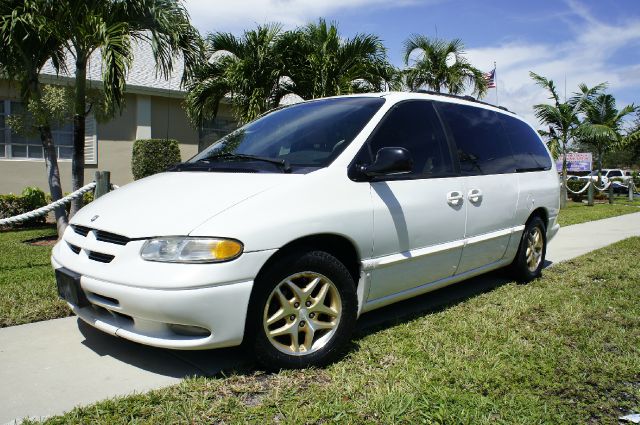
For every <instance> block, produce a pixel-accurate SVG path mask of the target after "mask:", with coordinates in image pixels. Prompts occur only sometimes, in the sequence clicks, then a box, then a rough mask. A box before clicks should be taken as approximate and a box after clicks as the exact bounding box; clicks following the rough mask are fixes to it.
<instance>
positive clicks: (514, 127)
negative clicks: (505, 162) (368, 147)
mask: <svg viewBox="0 0 640 425" xmlns="http://www.w3.org/2000/svg"><path fill="white" fill-rule="evenodd" d="M498 115H499V119H500V121H501V122H502V126H503V127H504V130H505V132H506V134H507V138H508V139H509V141H510V142H511V149H512V151H513V157H514V160H515V167H516V171H520V172H524V171H536V170H549V169H551V166H552V163H551V158H549V153H548V152H547V149H546V148H545V147H544V144H543V143H542V140H540V137H538V135H537V134H536V132H535V131H534V130H533V129H532V128H531V127H530V126H529V125H528V124H527V123H525V122H523V121H521V120H519V119H517V118H513V117H510V116H508V115H504V114H498Z"/></svg>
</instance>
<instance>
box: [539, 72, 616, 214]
mask: <svg viewBox="0 0 640 425" xmlns="http://www.w3.org/2000/svg"><path fill="white" fill-rule="evenodd" d="M529 75H530V76H531V78H532V79H533V80H534V81H535V83H536V84H538V85H539V86H540V87H542V88H545V89H546V90H548V91H549V95H550V96H549V99H550V100H552V101H553V104H551V105H550V104H547V103H541V104H538V105H534V106H533V110H534V112H535V115H536V118H538V120H539V121H540V123H541V124H543V125H545V126H549V134H550V135H553V138H554V139H555V140H556V143H558V144H559V148H560V149H559V150H560V154H562V188H561V194H560V205H561V206H562V207H564V206H565V205H566V200H567V147H568V145H569V142H570V141H571V140H572V139H573V137H574V135H575V132H576V129H577V128H578V125H579V124H580V120H579V117H578V115H579V114H580V111H581V110H582V107H583V105H584V103H585V102H586V101H588V100H589V99H590V98H592V97H593V96H594V95H595V94H596V93H598V92H599V91H601V90H602V89H604V88H605V87H606V84H605V83H602V84H598V85H597V86H595V87H592V88H588V87H587V86H586V85H584V84H581V85H580V86H579V88H580V91H579V92H578V93H574V95H573V96H572V97H571V99H569V101H568V102H566V101H565V102H561V101H560V96H559V95H558V90H557V89H556V85H555V83H554V82H553V80H550V79H547V78H545V77H542V76H540V75H538V74H536V73H535V72H529Z"/></svg>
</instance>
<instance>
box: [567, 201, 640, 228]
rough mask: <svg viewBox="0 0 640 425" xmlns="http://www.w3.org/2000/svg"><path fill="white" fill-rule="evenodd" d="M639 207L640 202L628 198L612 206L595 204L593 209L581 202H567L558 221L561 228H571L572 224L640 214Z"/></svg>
mask: <svg viewBox="0 0 640 425" xmlns="http://www.w3.org/2000/svg"><path fill="white" fill-rule="evenodd" d="M638 206H640V200H637V199H636V200H634V201H632V202H629V200H628V199H626V198H625V199H618V198H616V200H615V202H614V203H613V204H612V205H611V204H608V203H604V204H595V205H594V206H592V207H590V206H588V205H587V204H583V203H580V202H572V201H569V202H567V207H566V208H563V209H562V210H560V216H559V218H558V220H559V223H560V226H571V225H572V224H579V223H584V222H587V221H593V220H601V219H603V218H609V217H615V216H618V215H623V214H632V213H636V212H640V208H638Z"/></svg>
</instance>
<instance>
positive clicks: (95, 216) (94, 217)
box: [91, 215, 100, 223]
mask: <svg viewBox="0 0 640 425" xmlns="http://www.w3.org/2000/svg"><path fill="white" fill-rule="evenodd" d="M98 217H100V216H99V215H94V216H93V217H91V222H92V223H93V222H94V221H96V220H97V219H98Z"/></svg>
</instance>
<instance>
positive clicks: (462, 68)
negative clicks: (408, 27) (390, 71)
mask: <svg viewBox="0 0 640 425" xmlns="http://www.w3.org/2000/svg"><path fill="white" fill-rule="evenodd" d="M452 59H455V61H452ZM447 62H453V63H451V64H450V65H449V64H448V63H447ZM404 64H405V65H406V66H407V68H406V69H405V70H404V74H405V79H406V84H407V85H408V87H409V89H411V90H417V89H419V88H421V87H427V88H429V89H431V90H433V91H436V92H438V93H439V92H441V91H443V90H447V91H448V92H449V93H451V94H461V93H463V92H464V90H465V89H466V87H467V86H468V85H472V86H473V93H474V94H476V95H478V96H479V97H482V96H483V95H484V94H486V92H487V82H486V80H485V79H484V76H483V74H482V71H480V70H479V69H478V68H475V67H474V66H472V65H471V64H470V63H469V61H468V60H467V59H466V58H465V57H464V44H463V43H462V40H460V39H455V40H451V41H447V40H441V39H437V38H436V39H430V38H428V37H425V36H423V35H419V34H414V35H412V36H411V37H409V39H407V40H406V41H405V42H404Z"/></svg>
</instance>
